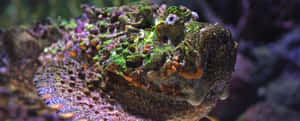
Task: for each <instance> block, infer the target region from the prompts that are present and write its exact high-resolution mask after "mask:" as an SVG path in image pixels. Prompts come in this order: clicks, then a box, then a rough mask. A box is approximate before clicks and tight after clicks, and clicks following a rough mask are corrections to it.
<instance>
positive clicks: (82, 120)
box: [76, 118, 90, 121]
mask: <svg viewBox="0 0 300 121" xmlns="http://www.w3.org/2000/svg"><path fill="white" fill-rule="evenodd" d="M76 121H90V120H89V119H85V118H84V119H79V120H76Z"/></svg>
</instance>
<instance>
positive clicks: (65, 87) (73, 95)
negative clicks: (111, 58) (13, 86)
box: [34, 58, 141, 121]
mask: <svg viewBox="0 0 300 121" xmlns="http://www.w3.org/2000/svg"><path fill="white" fill-rule="evenodd" d="M36 75H37V76H35V78H34V81H35V83H36V87H37V88H38V93H39V95H40V96H41V97H42V98H43V99H44V100H45V102H46V103H47V105H48V106H49V107H50V108H53V109H57V110H58V114H59V115H60V116H61V117H62V118H73V120H74V121H87V120H89V121H101V120H107V121H117V120H120V121H139V120H141V119H139V118H137V117H135V116H133V115H128V114H127V113H124V110H123V109H122V108H121V106H119V105H117V104H116V105H113V102H112V101H111V100H112V99H110V97H109V96H108V95H107V94H104V93H101V90H90V89H89V88H88V87H87V83H86V80H89V79H98V75H97V74H96V73H94V72H91V71H89V70H86V69H84V68H83V67H82V66H81V64H80V63H78V62H76V61H75V60H73V59H71V58H65V59H63V60H61V61H58V62H55V63H49V64H47V65H46V66H44V67H42V68H40V69H39V70H38V71H37V73H36Z"/></svg>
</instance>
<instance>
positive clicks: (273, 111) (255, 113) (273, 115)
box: [237, 103, 300, 121]
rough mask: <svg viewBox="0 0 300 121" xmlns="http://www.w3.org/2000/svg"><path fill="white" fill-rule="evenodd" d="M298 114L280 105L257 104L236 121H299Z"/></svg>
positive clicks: (299, 116)
mask: <svg viewBox="0 0 300 121" xmlns="http://www.w3.org/2000/svg"><path fill="white" fill-rule="evenodd" d="M299 119H300V114H299V113H296V112H293V111H291V110H288V109H287V108H285V107H282V106H281V105H272V104H268V103H258V104H256V105H253V106H252V107H251V108H249V109H248V110H247V111H246V112H245V113H244V114H243V115H241V116H240V118H239V119H238V120H237V121H299Z"/></svg>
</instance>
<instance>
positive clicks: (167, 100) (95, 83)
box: [34, 4, 238, 121]
mask: <svg viewBox="0 0 300 121" xmlns="http://www.w3.org/2000/svg"><path fill="white" fill-rule="evenodd" d="M83 9H84V12H85V14H84V15H82V16H81V17H79V18H78V19H76V20H75V19H74V20H71V21H68V22H67V21H64V22H62V24H61V28H62V31H63V32H64V37H63V38H62V39H61V40H59V41H58V42H56V43H54V44H53V45H52V46H50V47H48V48H45V50H44V53H43V54H42V55H41V56H40V57H39V59H40V60H41V62H42V63H43V66H42V67H41V68H40V69H39V70H38V71H37V72H36V74H35V78H34V81H35V84H36V87H37V89H38V93H39V95H40V96H41V97H42V98H43V99H44V100H45V101H46V103H47V105H48V106H49V107H50V108H53V109H56V110H57V111H58V114H59V115H60V116H61V117H62V118H72V119H73V120H74V121H148V120H149V121H166V120H168V121H198V120H199V119H202V118H210V117H209V116H207V114H208V113H209V112H210V111H211V110H212V108H213V107H214V106H215V104H216V102H217V100H219V99H225V98H226V96H227V95H228V93H227V91H226V89H227V88H228V80H229V79H230V77H231V73H232V72H233V71H234V64H235V59H236V54H237V48H238V45H237V43H236V42H235V41H233V40H232V39H231V33H230V31H229V30H227V29H226V28H224V27H222V26H220V25H215V24H207V23H201V22H198V21H197V19H198V16H197V14H196V13H195V12H192V11H191V10H189V9H187V8H185V7H176V6H169V7H167V6H166V5H161V6H158V5H154V4H141V5H129V6H121V7H114V8H95V7H91V6H87V5H85V6H83ZM210 119H211V120H212V118H210Z"/></svg>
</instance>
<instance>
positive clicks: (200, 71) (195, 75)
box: [178, 66, 203, 79]
mask: <svg viewBox="0 0 300 121" xmlns="http://www.w3.org/2000/svg"><path fill="white" fill-rule="evenodd" d="M178 74H179V75H180V76H182V77H184V78H185V79H200V78H201V77H202V75H203V68H202V66H199V67H198V68H197V72H195V73H190V72H181V71H179V72H178Z"/></svg>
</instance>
